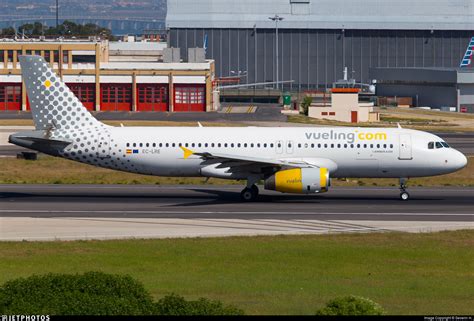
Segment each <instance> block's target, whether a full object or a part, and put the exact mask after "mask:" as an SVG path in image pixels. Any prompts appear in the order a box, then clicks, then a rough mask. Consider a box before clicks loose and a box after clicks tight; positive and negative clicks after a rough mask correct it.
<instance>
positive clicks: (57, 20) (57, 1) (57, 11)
mask: <svg viewBox="0 0 474 321" xmlns="http://www.w3.org/2000/svg"><path fill="white" fill-rule="evenodd" d="M58 26H59V0H56V30H57V29H58Z"/></svg>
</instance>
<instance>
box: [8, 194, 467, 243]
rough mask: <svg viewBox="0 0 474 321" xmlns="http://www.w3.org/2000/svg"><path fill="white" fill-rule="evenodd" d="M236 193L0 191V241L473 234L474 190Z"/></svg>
mask: <svg viewBox="0 0 474 321" xmlns="http://www.w3.org/2000/svg"><path fill="white" fill-rule="evenodd" d="M240 189H241V187H237V186H143V185H138V186H122V185H113V186H110V185H104V186H97V185H95V186H92V185H89V186H88V185H78V186H76V185H37V186H34V185H0V240H1V241H24V240H27V241H54V240H87V239H124V238H176V237H178V238H182V237H222V236H249V235H281V234H334V233H347V232H350V233H367V232H387V231H399V232H400V231H401V232H414V233H419V232H435V231H442V230H459V229H474V198H473V197H472V196H473V195H474V189H413V190H412V191H411V194H412V199H411V200H410V201H408V202H403V201H400V200H398V190H397V189H382V188H380V189H378V188H354V189H348V188H335V189H334V190H333V191H331V192H330V193H327V194H324V195H312V196H298V195H283V194H280V193H275V192H267V191H264V192H262V195H261V197H260V199H259V201H258V202H254V203H241V202H240V200H239V191H240Z"/></svg>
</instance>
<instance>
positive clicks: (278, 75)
mask: <svg viewBox="0 0 474 321" xmlns="http://www.w3.org/2000/svg"><path fill="white" fill-rule="evenodd" d="M268 19H270V20H273V21H275V47H276V86H277V89H279V88H280V84H279V81H280V72H279V66H278V49H279V48H278V22H279V21H282V20H283V19H285V18H283V17H280V16H279V15H277V14H276V15H275V16H273V17H268Z"/></svg>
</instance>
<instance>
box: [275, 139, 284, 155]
mask: <svg viewBox="0 0 474 321" xmlns="http://www.w3.org/2000/svg"><path fill="white" fill-rule="evenodd" d="M275 151H276V153H277V154H283V141H281V140H279V141H277V142H276V144H275Z"/></svg>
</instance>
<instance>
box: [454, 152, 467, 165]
mask: <svg viewBox="0 0 474 321" xmlns="http://www.w3.org/2000/svg"><path fill="white" fill-rule="evenodd" d="M456 154H457V155H456V160H455V166H456V168H457V169H462V168H464V167H466V165H467V157H466V156H465V155H464V154H463V153H461V152H459V151H457V153H456Z"/></svg>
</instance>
